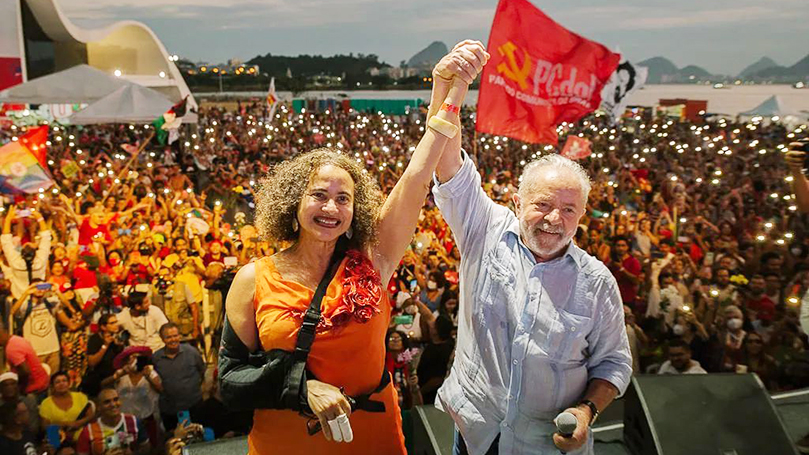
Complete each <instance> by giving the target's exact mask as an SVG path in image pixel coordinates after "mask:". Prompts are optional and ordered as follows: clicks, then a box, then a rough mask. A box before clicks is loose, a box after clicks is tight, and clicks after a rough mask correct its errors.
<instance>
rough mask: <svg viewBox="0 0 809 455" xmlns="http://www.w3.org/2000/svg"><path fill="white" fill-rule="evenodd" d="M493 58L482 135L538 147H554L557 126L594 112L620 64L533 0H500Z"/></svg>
mask: <svg viewBox="0 0 809 455" xmlns="http://www.w3.org/2000/svg"><path fill="white" fill-rule="evenodd" d="M488 51H489V53H490V54H491V56H492V58H491V60H490V61H489V63H488V64H487V65H486V67H485V68H484V69H483V74H482V76H481V81H480V95H479V97H478V109H477V125H476V128H477V131H480V132H482V133H490V134H497V135H503V136H509V137H512V138H515V139H519V140H522V141H525V142H532V143H549V144H556V143H557V134H556V126H557V125H559V124H560V123H562V122H575V121H577V120H578V119H580V118H581V117H582V116H584V115H586V114H588V113H590V112H592V111H594V110H595V109H596V108H597V107H598V106H599V105H600V104H601V90H602V89H603V87H604V84H605V83H606V82H607V80H608V79H609V78H610V76H611V75H612V73H613V72H614V71H615V68H617V67H618V62H619V60H620V56H619V55H618V54H615V53H613V52H610V51H609V50H608V49H607V48H606V47H604V46H602V45H601V44H599V43H596V42H594V41H590V40H588V39H586V38H583V37H581V36H579V35H577V34H575V33H572V32H570V31H569V30H567V29H565V28H564V27H562V26H561V25H559V24H557V23H556V22H554V21H553V20H552V19H551V18H549V17H548V16H546V15H545V14H544V13H543V12H542V11H540V10H539V9H537V8H536V7H535V6H533V5H532V4H531V3H529V2H528V1H527V0H500V3H499V4H498V5H497V12H496V13H495V17H494V22H493V23H492V30H491V33H490V35H489V44H488Z"/></svg>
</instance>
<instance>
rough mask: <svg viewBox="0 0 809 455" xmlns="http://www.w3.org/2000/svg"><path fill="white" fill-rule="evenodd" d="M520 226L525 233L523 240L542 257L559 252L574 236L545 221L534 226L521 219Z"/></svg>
mask: <svg viewBox="0 0 809 455" xmlns="http://www.w3.org/2000/svg"><path fill="white" fill-rule="evenodd" d="M520 228H521V229H520V230H521V231H522V232H523V233H525V234H524V235H523V240H524V241H525V243H526V245H527V246H528V249H530V250H531V251H532V252H533V253H534V254H535V255H537V256H541V257H547V256H552V255H554V254H556V253H558V252H559V251H560V250H561V249H562V248H564V247H565V245H567V243H568V242H569V241H570V239H571V238H572V237H573V236H569V237H568V236H565V233H564V228H562V227H554V226H551V225H550V224H548V223H546V222H544V221H543V222H540V223H538V224H536V225H534V226H529V225H528V224H527V223H525V222H523V221H520ZM549 234H556V235H555V236H554V235H549Z"/></svg>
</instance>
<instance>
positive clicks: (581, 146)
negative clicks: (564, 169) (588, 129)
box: [560, 135, 593, 160]
mask: <svg viewBox="0 0 809 455" xmlns="http://www.w3.org/2000/svg"><path fill="white" fill-rule="evenodd" d="M590 145H591V144H590V141H589V140H587V139H585V138H583V137H579V136H576V135H570V136H568V137H567V142H565V147H564V148H563V149H562V153H560V155H562V156H564V157H565V158H570V159H571V160H580V159H582V158H587V157H588V156H590V154H592V153H593V151H592V149H591V148H590Z"/></svg>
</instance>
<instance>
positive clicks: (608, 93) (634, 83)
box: [600, 60, 649, 123]
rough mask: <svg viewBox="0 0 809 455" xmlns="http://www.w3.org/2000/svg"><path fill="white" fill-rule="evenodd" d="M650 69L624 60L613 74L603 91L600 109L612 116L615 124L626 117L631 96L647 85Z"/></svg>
mask: <svg viewBox="0 0 809 455" xmlns="http://www.w3.org/2000/svg"><path fill="white" fill-rule="evenodd" d="M648 75H649V68H646V67H645V66H635V65H633V64H631V63H629V61H627V60H624V61H622V62H621V64H620V65H618V69H616V70H615V72H614V73H612V77H610V80H609V82H607V85H605V86H604V89H603V90H601V107H600V109H601V110H602V111H604V112H606V113H607V115H609V116H610V118H611V119H612V121H613V123H615V122H616V121H618V119H619V118H621V116H623V115H624V111H625V110H626V104H627V99H628V98H629V95H630V94H632V93H634V92H636V91H638V90H640V88H641V87H643V86H644V85H645V84H646V77H647V76H648Z"/></svg>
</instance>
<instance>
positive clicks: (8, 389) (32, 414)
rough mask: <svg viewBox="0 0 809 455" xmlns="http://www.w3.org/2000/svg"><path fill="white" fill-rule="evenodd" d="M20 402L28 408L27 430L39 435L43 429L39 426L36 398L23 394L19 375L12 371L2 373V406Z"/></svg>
mask: <svg viewBox="0 0 809 455" xmlns="http://www.w3.org/2000/svg"><path fill="white" fill-rule="evenodd" d="M18 400H19V401H22V402H23V403H25V405H26V406H27V407H28V424H27V430H28V431H30V432H31V433H32V434H38V433H39V431H40V429H41V428H40V424H39V411H38V410H39V405H38V403H37V400H36V397H34V396H33V395H25V394H22V393H21V390H20V383H19V376H17V373H12V372H11V371H6V372H5V373H0V405H3V404H4V403H7V402H10V401H14V402H16V401H18Z"/></svg>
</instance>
